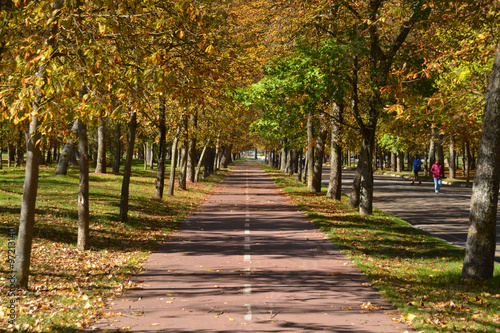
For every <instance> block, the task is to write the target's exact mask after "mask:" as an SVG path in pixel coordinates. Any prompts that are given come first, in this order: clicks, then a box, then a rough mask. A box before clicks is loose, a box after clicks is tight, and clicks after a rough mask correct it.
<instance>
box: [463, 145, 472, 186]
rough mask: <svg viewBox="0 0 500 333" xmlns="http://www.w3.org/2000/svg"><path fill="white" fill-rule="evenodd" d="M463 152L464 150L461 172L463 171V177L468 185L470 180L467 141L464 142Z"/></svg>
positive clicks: (469, 157)
mask: <svg viewBox="0 0 500 333" xmlns="http://www.w3.org/2000/svg"><path fill="white" fill-rule="evenodd" d="M463 150H464V156H463V159H462V164H463V170H464V172H463V175H464V177H465V178H466V181H467V183H468V182H469V180H470V160H471V156H470V143H469V141H465V142H464V148H463Z"/></svg>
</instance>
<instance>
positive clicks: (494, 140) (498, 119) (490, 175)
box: [462, 40, 500, 279]
mask: <svg viewBox="0 0 500 333" xmlns="http://www.w3.org/2000/svg"><path fill="white" fill-rule="evenodd" d="M481 133H482V134H481V140H480V143H479V147H478V153H477V169H476V176H475V177H474V187H473V189H472V198H471V210H470V216H469V232H468V234H467V242H466V247H465V259H464V265H463V269H462V277H463V278H464V279H468V278H474V279H489V278H492V277H493V269H494V263H495V246H496V216H497V206H498V189H499V185H498V183H499V178H500V40H499V41H498V44H497V50H496V56H495V62H494V65H493V70H492V74H491V82H490V84H489V86H488V90H487V91H486V96H485V106H484V116H483V124H482V131H481Z"/></svg>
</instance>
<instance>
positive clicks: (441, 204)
mask: <svg viewBox="0 0 500 333" xmlns="http://www.w3.org/2000/svg"><path fill="white" fill-rule="evenodd" d="M329 173H330V168H329V166H325V168H324V171H323V184H326V185H327V184H328V179H329ZM353 176H354V170H343V176H342V192H344V193H346V194H347V195H349V193H350V191H351V186H352V179H353ZM374 188H375V190H374V195H373V206H374V207H376V208H378V209H380V210H383V211H385V212H387V213H389V214H391V215H394V216H396V217H398V218H400V219H403V220H405V221H407V222H408V223H410V224H412V225H413V226H415V227H417V228H419V229H422V230H425V231H427V232H429V233H431V234H433V235H435V236H438V237H440V238H442V239H444V240H446V241H448V242H450V243H452V244H454V245H456V246H459V247H461V248H465V242H466V240H467V232H468V223H469V211H470V197H471V192H472V189H471V188H468V187H459V186H450V185H443V186H442V187H441V193H439V194H436V193H434V182H432V181H429V180H424V181H422V185H411V181H410V180H407V179H404V178H400V177H394V176H389V175H378V174H376V175H374ZM499 220H500V218H499V217H498V216H497V247H496V260H497V261H498V262H500V223H499Z"/></svg>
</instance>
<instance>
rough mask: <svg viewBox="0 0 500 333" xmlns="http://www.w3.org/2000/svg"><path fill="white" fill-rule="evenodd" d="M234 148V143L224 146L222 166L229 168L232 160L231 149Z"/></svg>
mask: <svg viewBox="0 0 500 333" xmlns="http://www.w3.org/2000/svg"><path fill="white" fill-rule="evenodd" d="M232 149H233V145H232V144H229V145H226V146H224V148H223V149H222V158H221V163H220V164H221V167H222V168H227V166H228V165H229V161H230V160H231V150H232Z"/></svg>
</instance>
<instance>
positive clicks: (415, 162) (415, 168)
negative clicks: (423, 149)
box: [411, 154, 423, 185]
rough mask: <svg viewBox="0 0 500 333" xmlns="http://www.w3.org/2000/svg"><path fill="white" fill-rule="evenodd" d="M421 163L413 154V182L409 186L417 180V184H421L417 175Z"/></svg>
mask: <svg viewBox="0 0 500 333" xmlns="http://www.w3.org/2000/svg"><path fill="white" fill-rule="evenodd" d="M422 164H423V163H422V161H421V160H420V158H419V157H418V155H417V154H415V155H414V156H413V181H412V182H411V184H412V185H413V184H415V181H417V180H418V183H419V184H422V181H421V180H420V176H419V175H418V172H419V171H420V167H421V165H422Z"/></svg>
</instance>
